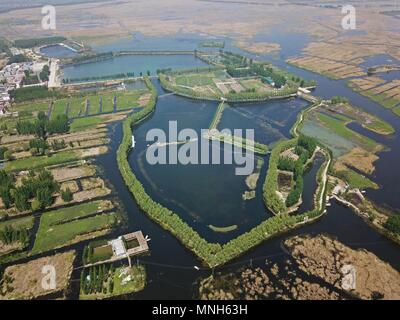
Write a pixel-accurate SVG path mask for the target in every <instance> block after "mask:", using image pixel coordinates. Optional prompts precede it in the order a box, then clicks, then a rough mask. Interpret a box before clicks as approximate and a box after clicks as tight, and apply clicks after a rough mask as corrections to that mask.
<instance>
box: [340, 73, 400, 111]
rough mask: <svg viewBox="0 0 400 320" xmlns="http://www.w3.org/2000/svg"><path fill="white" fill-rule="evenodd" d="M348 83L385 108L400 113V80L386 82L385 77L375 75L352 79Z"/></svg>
mask: <svg viewBox="0 0 400 320" xmlns="http://www.w3.org/2000/svg"><path fill="white" fill-rule="evenodd" d="M348 85H349V87H350V88H352V89H353V90H354V91H356V92H359V93H360V94H362V95H364V96H366V97H368V98H370V99H371V100H373V101H375V102H377V103H379V104H380V105H381V106H383V107H385V108H388V109H391V110H392V111H393V113H394V114H396V115H399V114H400V112H399V109H400V80H398V79H397V80H393V81H388V82H386V81H385V80H383V79H380V78H378V77H375V76H373V77H366V78H361V79H353V80H350V81H349V82H348Z"/></svg>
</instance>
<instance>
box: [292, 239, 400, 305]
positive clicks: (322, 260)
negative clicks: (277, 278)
mask: <svg viewBox="0 0 400 320" xmlns="http://www.w3.org/2000/svg"><path fill="white" fill-rule="evenodd" d="M285 246H286V247H287V248H288V249H289V251H290V253H291V254H292V256H293V257H294V258H295V260H296V262H297V264H298V265H299V267H300V269H302V270H303V271H304V272H306V273H308V274H312V275H313V276H317V277H319V278H321V279H322V280H324V281H325V282H327V283H329V284H331V285H334V286H336V287H337V288H338V289H340V290H342V289H343V288H342V281H343V278H344V274H343V271H342V268H343V267H344V266H345V265H351V266H352V267H353V268H354V270H355V290H353V291H352V293H353V294H355V295H357V296H358V297H360V298H361V299H374V297H375V296H376V294H380V295H381V296H383V299H385V300H391V299H395V300H398V299H400V274H399V272H398V271H397V270H395V269H394V268H393V267H391V266H390V265H389V264H388V263H385V262H383V261H382V260H380V259H379V258H378V257H377V256H376V255H374V254H373V253H371V252H368V251H366V250H353V249H351V248H349V247H347V246H345V245H344V244H342V243H340V242H339V241H337V240H334V239H332V238H330V237H328V236H325V235H317V236H314V237H311V236H296V237H294V238H291V239H289V240H286V241H285Z"/></svg>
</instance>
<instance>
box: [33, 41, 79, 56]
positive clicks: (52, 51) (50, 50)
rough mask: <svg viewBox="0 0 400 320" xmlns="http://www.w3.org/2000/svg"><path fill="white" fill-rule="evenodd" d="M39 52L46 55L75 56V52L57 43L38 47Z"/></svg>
mask: <svg viewBox="0 0 400 320" xmlns="http://www.w3.org/2000/svg"><path fill="white" fill-rule="evenodd" d="M40 53H41V54H43V55H44V56H46V57H52V58H53V57H55V58H67V57H73V56H76V55H77V53H76V52H75V51H73V50H71V49H68V48H66V47H64V46H61V45H59V44H55V45H50V46H46V47H43V48H41V49H40Z"/></svg>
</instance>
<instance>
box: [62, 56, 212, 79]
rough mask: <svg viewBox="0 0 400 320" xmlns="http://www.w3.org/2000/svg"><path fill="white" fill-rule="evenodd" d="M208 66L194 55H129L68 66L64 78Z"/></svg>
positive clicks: (138, 73)
mask: <svg viewBox="0 0 400 320" xmlns="http://www.w3.org/2000/svg"><path fill="white" fill-rule="evenodd" d="M204 66H207V64H206V63H205V62H203V61H202V60H200V59H198V58H196V57H195V56H193V55H149V56H145V55H128V56H118V57H115V58H112V59H109V60H104V61H99V62H93V63H84V64H78V65H71V66H67V67H65V68H64V69H63V72H64V78H68V79H74V78H86V77H100V76H110V75H115V74H120V73H128V72H134V73H135V75H137V76H139V75H140V72H142V74H146V73H147V71H150V74H151V75H155V74H156V71H157V70H158V69H166V68H172V69H185V68H195V67H204Z"/></svg>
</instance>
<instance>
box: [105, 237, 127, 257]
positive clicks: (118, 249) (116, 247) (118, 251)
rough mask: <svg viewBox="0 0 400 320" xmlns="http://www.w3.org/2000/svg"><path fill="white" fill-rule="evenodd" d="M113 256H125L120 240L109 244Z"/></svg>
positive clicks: (122, 242) (122, 243)
mask: <svg viewBox="0 0 400 320" xmlns="http://www.w3.org/2000/svg"><path fill="white" fill-rule="evenodd" d="M109 243H110V244H111V246H112V250H113V252H114V255H115V256H122V255H124V254H126V249H125V244H124V241H123V240H122V239H114V240H111V241H110V242H109Z"/></svg>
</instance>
